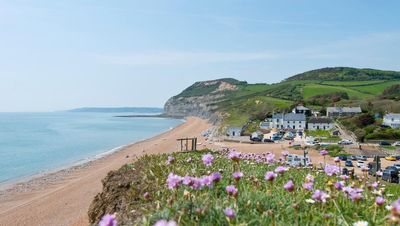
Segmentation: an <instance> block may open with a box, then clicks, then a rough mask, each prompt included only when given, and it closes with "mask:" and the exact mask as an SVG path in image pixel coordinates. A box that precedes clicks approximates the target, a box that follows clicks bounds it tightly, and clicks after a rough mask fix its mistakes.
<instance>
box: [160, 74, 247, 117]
mask: <svg viewBox="0 0 400 226" xmlns="http://www.w3.org/2000/svg"><path fill="white" fill-rule="evenodd" d="M241 84H246V82H240V81H238V80H235V79H219V80H212V81H203V82H196V83H195V84H193V85H192V86H190V87H189V88H187V89H185V90H184V91H183V92H182V93H180V94H179V95H177V96H174V97H172V98H170V99H169V100H168V101H167V102H166V104H165V106H164V110H165V114H166V115H167V116H170V117H185V116H198V117H202V118H210V117H211V116H213V115H214V113H215V111H216V109H217V103H218V102H220V101H222V100H224V99H225V98H226V97H227V96H228V95H230V94H232V93H233V92H235V91H237V90H238V88H239V85H241Z"/></svg>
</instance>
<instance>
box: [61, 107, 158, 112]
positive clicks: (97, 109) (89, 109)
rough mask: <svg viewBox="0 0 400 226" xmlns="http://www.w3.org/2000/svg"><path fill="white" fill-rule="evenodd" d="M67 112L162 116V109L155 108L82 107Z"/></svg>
mask: <svg viewBox="0 0 400 226" xmlns="http://www.w3.org/2000/svg"><path fill="white" fill-rule="evenodd" d="M67 112H90V113H143V114H144V113H152V114H162V113H163V112H164V109H163V108H156V107H83V108H75V109H70V110H67Z"/></svg>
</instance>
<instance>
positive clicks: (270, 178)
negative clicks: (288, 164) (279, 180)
mask: <svg viewBox="0 0 400 226" xmlns="http://www.w3.org/2000/svg"><path fill="white" fill-rule="evenodd" d="M277 176H278V175H277V174H276V173H274V172H272V171H268V172H267V173H266V174H265V176H264V178H265V180H267V181H271V182H272V181H273V180H274V179H275V178H276V177H277Z"/></svg>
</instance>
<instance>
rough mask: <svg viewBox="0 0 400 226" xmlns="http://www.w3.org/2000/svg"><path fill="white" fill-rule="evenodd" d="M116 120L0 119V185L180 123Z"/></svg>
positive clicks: (68, 115)
mask: <svg viewBox="0 0 400 226" xmlns="http://www.w3.org/2000/svg"><path fill="white" fill-rule="evenodd" d="M132 114H135V112H133V113H132ZM140 114H142V112H141V113H140ZM117 115H118V114H116V113H99V112H84V113H82V112H47V113H0V159H1V161H0V172H1V173H0V184H3V183H11V182H14V181H18V180H21V179H24V178H29V177H31V176H34V175H38V174H43V173H47V172H52V171H55V170H57V169H61V168H64V167H68V166H72V165H75V164H78V163H83V162H86V161H89V160H91V159H95V158H96V157H98V156H101V155H104V154H107V153H110V152H113V151H115V150H118V148H119V147H122V146H124V145H127V144H131V143H135V142H138V141H141V140H144V139H147V138H150V137H152V136H155V135H157V134H160V133H162V132H165V131H167V130H169V129H171V128H173V127H176V126H177V125H179V124H181V123H182V120H179V119H169V118H120V117H115V116H117Z"/></svg>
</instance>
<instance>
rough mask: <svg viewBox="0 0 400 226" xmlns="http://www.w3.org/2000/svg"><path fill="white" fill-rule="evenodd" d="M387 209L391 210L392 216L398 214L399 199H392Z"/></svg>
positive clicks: (399, 209) (399, 207)
mask: <svg viewBox="0 0 400 226" xmlns="http://www.w3.org/2000/svg"><path fill="white" fill-rule="evenodd" d="M388 209H389V210H390V211H391V212H392V215H393V216H400V199H397V200H396V201H394V202H393V203H392V204H391V205H390V206H389V207H388Z"/></svg>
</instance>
